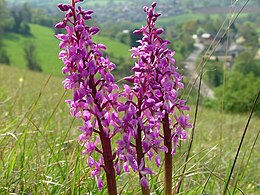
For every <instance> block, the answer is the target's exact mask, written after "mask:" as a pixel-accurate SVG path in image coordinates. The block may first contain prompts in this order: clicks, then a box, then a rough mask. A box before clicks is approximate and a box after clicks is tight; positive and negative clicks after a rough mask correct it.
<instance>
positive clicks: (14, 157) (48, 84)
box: [0, 65, 260, 195]
mask: <svg viewBox="0 0 260 195" xmlns="http://www.w3.org/2000/svg"><path fill="white" fill-rule="evenodd" d="M0 78H1V82H0V143H1V144H0V170H1V172H0V194H10V193H16V194H66V193H68V194H79V193H81V194H89V193H90V192H91V193H92V194H107V192H106V191H105V190H104V191H103V192H98V191H97V188H96V186H95V181H93V180H91V179H90V173H89V171H90V170H89V169H88V168H87V157H86V156H81V154H80V151H81V148H80V146H79V145H78V143H77V136H78V135H79V134H80V132H79V130H77V127H78V126H79V125H80V122H79V121H77V120H76V121H73V119H72V117H70V116H69V107H68V106H67V104H66V103H64V100H65V99H68V98H69V97H70V96H71V94H70V93H68V94H65V95H63V94H64V90H63V86H62V79H61V78H60V77H55V76H53V77H51V78H49V75H48V74H43V73H35V72H30V71H27V70H25V69H23V68H17V67H12V66H11V67H8V66H4V65H0ZM194 110H195V109H194V106H193V105H191V112H190V114H191V118H194V116H193V113H194ZM247 117H248V115H247V114H243V115H239V114H235V115H230V114H221V113H219V112H216V111H213V110H210V109H206V108H204V107H199V113H198V119H197V121H198V122H197V124H196V129H195V137H194V143H193V146H192V150H191V157H190V161H189V163H188V165H187V169H186V172H185V175H186V176H185V179H184V183H183V186H182V188H181V191H182V194H191V195H192V194H200V193H201V192H202V191H203V189H204V188H205V189H204V193H207V194H221V193H222V192H223V187H224V185H225V184H224V180H225V179H226V177H227V175H228V174H229V170H230V168H231V165H232V162H233V159H234V155H235V152H236V149H237V147H238V144H239V140H240V138H241V135H242V132H243V129H244V126H245V124H246V121H247ZM259 127H260V119H259V118H258V117H256V116H254V117H253V119H252V122H251V124H250V126H249V129H248V134H247V135H246V138H245V142H244V144H243V147H242V150H241V154H240V156H239V159H238V163H237V166H236V168H235V172H234V174H233V175H234V177H233V178H232V179H231V182H230V191H231V192H232V190H233V187H234V186H235V185H236V181H238V183H237V188H239V189H240V190H242V191H243V192H244V193H245V194H259V193H260V186H259V183H258V182H259V181H260V170H259V166H258V165H259V162H258V161H259V158H260V154H259V152H258V151H259V150H260V144H259V141H258V142H256V144H255V146H254V147H255V148H254V150H252V151H251V148H252V146H253V143H254V140H255V137H256V135H257V133H258V132H259ZM220 131H222V133H223V137H222V151H221V153H220V138H219V137H220ZM189 136H190V135H189ZM187 145H188V142H183V143H182V145H181V147H180V149H179V150H178V151H177V154H176V155H175V156H174V164H173V166H174V167H173V169H174V174H173V176H174V178H173V181H174V184H176V182H177V181H178V179H179V178H180V173H181V168H182V167H183V162H184V153H185V151H186V148H187ZM249 156H251V158H250V160H249V161H248V158H249ZM247 161H248V162H247ZM245 168H246V169H245ZM162 173H163V170H162V172H161V174H159V175H158V179H157V175H155V176H154V177H153V178H151V181H150V184H151V189H152V191H156V192H157V193H156V194H162V191H163V174H162ZM136 180H137V176H136V175H133V174H128V175H127V174H124V175H122V176H121V177H120V178H118V182H119V184H120V185H119V186H118V187H119V190H118V191H120V190H121V188H122V187H123V186H124V185H125V189H124V190H123V194H139V193H140V191H139V190H140V189H139V186H138V182H136ZM79 181H81V182H79ZM207 181H208V182H207ZM235 194H240V193H239V192H238V191H236V192H235Z"/></svg>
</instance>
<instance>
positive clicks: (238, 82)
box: [215, 72, 260, 114]
mask: <svg viewBox="0 0 260 195" xmlns="http://www.w3.org/2000/svg"><path fill="white" fill-rule="evenodd" d="M227 78H228V79H227V80H226V83H225V93H224V99H223V101H224V110H225V111H228V112H237V113H242V112H249V111H250V109H251V108H252V106H253V103H254V99H255V96H256V94H257V92H258V91H259V86H260V78H259V77H255V76H254V75H253V74H248V75H246V76H245V75H243V74H241V73H239V72H232V73H230V75H229V76H228V77H227ZM222 87H223V86H220V87H219V88H217V89H216V93H215V95H216V97H217V98H218V99H221V98H222V94H223V93H222V89H223V88H222ZM255 112H256V113H257V114H260V102H258V104H257V107H256V110H255Z"/></svg>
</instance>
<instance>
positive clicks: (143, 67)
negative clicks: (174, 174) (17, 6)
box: [56, 0, 191, 194]
mask: <svg viewBox="0 0 260 195" xmlns="http://www.w3.org/2000/svg"><path fill="white" fill-rule="evenodd" d="M79 1H82V0H72V4H71V5H69V4H58V7H59V9H60V10H61V11H62V12H65V13H66V14H65V18H64V19H63V21H61V22H59V23H57V24H56V28H65V29H66V31H67V33H66V34H58V35H56V37H57V38H58V39H60V41H61V42H60V45H59V46H60V49H62V51H61V52H60V54H59V58H60V59H61V60H62V61H63V63H64V65H65V66H64V68H63V69H62V72H63V74H66V75H67V76H66V79H65V81H64V88H65V89H67V90H73V92H74V95H73V99H71V100H67V102H68V103H69V105H70V113H71V115H72V116H74V117H76V118H81V119H82V120H83V126H82V127H80V128H79V129H80V130H81V132H82V133H81V135H80V136H79V142H81V143H82V144H83V145H84V150H83V151H82V153H83V154H88V155H89V157H88V165H89V167H90V168H91V169H92V171H91V175H92V177H96V179H97V185H98V188H99V189H101V188H102V187H103V186H104V183H103V181H102V179H101V177H100V175H101V169H102V168H104V170H105V173H106V178H107V185H108V192H109V193H110V194H116V193H117V192H116V184H115V183H116V180H115V174H118V175H119V174H120V173H121V172H122V170H123V171H124V172H129V171H130V168H131V169H132V170H133V171H134V172H138V174H139V177H140V183H141V185H142V186H143V188H142V191H143V192H144V191H145V189H148V180H147V175H150V174H153V171H152V170H151V169H150V168H148V167H147V165H146V164H147V163H146V161H147V160H149V161H152V160H153V161H154V162H155V164H156V165H157V166H158V167H159V166H161V157H160V156H161V153H162V152H164V153H171V155H173V154H174V153H175V151H176V147H177V146H178V143H179V141H180V140H184V139H186V131H185V129H186V128H190V127H191V125H190V124H189V116H188V115H184V112H183V111H185V110H188V109H189V107H187V106H185V101H184V100H182V99H179V97H178V92H179V90H180V89H183V87H184V85H183V83H182V81H181V80H182V76H181V75H180V74H179V73H178V72H177V68H176V67H175V66H174V63H175V60H174V58H173V56H174V52H173V51H171V50H169V49H168V48H167V46H168V44H169V41H168V40H164V39H163V38H161V34H162V33H163V31H164V30H163V29H161V28H158V29H157V28H156V26H155V23H156V20H157V18H158V17H159V16H160V14H158V13H155V10H154V9H155V7H156V3H155V2H154V3H153V4H152V7H151V8H148V7H144V11H145V12H146V13H147V18H146V20H147V25H146V26H144V27H142V28H141V29H139V30H136V31H135V32H134V33H136V34H143V38H142V40H140V41H139V42H140V46H138V47H135V48H132V58H134V59H137V62H136V63H135V66H134V67H133V68H132V70H133V71H134V74H133V75H132V76H129V77H126V78H124V79H125V80H126V81H128V82H130V83H131V85H127V84H123V91H122V92H121V93H120V92H119V87H118V86H117V85H116V84H115V81H114V77H113V75H112V74H111V71H112V70H113V69H115V67H116V66H115V64H113V63H112V62H110V60H109V58H107V57H103V53H102V50H105V49H106V47H105V45H103V44H98V43H95V42H93V40H92V36H93V35H95V34H96V33H98V31H99V29H98V28H97V27H90V26H87V25H86V21H87V20H90V19H91V15H92V13H93V11H92V10H84V9H82V8H81V7H80V6H77V7H76V3H77V2H79ZM119 98H120V99H121V100H124V101H121V102H120V101H119ZM171 116H173V117H171ZM116 134H121V138H120V136H119V135H118V136H115V135H116ZM115 137H117V140H116V141H115V143H116V144H115V145H112V139H113V138H115ZM166 142H169V143H170V145H173V147H169V145H166V144H165V143H166ZM114 147H116V148H114ZM172 148H173V149H172ZM113 149H114V150H113ZM93 152H97V153H99V154H100V155H99V159H94V158H93V157H92V156H91V155H92V153H93Z"/></svg>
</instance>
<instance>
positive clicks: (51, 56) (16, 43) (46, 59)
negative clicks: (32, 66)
mask: <svg viewBox="0 0 260 195" xmlns="http://www.w3.org/2000/svg"><path fill="white" fill-rule="evenodd" d="M30 28H31V34H32V36H29V37H28V36H22V35H19V34H15V33H8V34H5V35H4V41H3V42H4V44H5V49H6V51H7V53H8V55H9V56H10V60H11V64H12V65H14V66H17V67H21V68H24V67H26V61H25V57H24V47H25V45H26V44H29V43H33V44H35V45H36V57H37V59H38V60H39V63H40V65H41V66H42V68H43V72H45V73H53V74H54V75H61V73H60V69H61V67H62V62H61V61H60V60H59V59H58V57H57V56H58V53H59V48H58V44H59V41H58V40H57V39H56V38H55V37H54V31H53V29H50V28H47V27H43V26H39V25H30ZM93 39H94V41H96V42H98V43H103V44H105V45H106V46H107V52H109V53H112V54H113V55H114V56H115V57H121V56H122V57H126V56H130V52H129V47H128V46H127V45H124V44H122V43H119V42H116V41H113V40H111V39H109V38H106V37H100V36H95V37H93Z"/></svg>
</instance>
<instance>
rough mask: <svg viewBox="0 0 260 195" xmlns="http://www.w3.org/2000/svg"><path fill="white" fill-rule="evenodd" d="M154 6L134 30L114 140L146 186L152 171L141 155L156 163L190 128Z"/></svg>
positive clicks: (124, 159)
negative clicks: (168, 143)
mask: <svg viewBox="0 0 260 195" xmlns="http://www.w3.org/2000/svg"><path fill="white" fill-rule="evenodd" d="M155 6H156V3H155V2H154V3H153V4H152V7H151V8H148V7H144V11H145V12H146V13H147V18H146V20H147V25H146V26H144V27H142V28H141V29H140V30H136V31H135V32H134V33H135V34H143V38H142V40H140V41H139V42H140V46H138V47H135V48H132V58H135V59H137V62H136V63H135V66H134V67H133V68H132V70H133V71H134V75H132V76H129V77H126V78H125V80H126V81H128V82H131V84H132V85H133V88H131V87H130V86H129V85H124V91H123V93H122V94H121V96H122V97H124V98H125V99H126V102H124V103H121V105H120V106H119V108H118V111H119V112H123V111H124V117H123V119H122V121H123V126H122V129H123V131H124V136H123V139H122V140H119V141H117V144H118V153H120V159H122V161H123V162H124V164H126V161H128V163H129V164H130V166H131V168H132V169H133V170H134V171H138V172H139V173H140V175H141V184H142V185H143V186H144V187H148V186H147V185H148V182H147V181H146V176H145V175H146V174H151V173H152V171H151V170H150V169H148V168H146V167H145V165H144V160H145V159H144V158H145V157H147V158H148V159H149V160H151V159H152V158H153V156H154V154H156V155H155V158H154V160H155V163H156V164H157V165H158V166H160V155H159V152H160V151H163V152H166V153H167V152H171V153H172V154H174V153H175V150H176V147H177V145H178V142H179V140H181V139H185V138H186V131H185V129H186V128H190V127H191V125H190V124H189V122H188V120H189V117H188V116H185V115H184V114H183V111H184V110H188V109H189V107H187V106H185V101H184V100H181V99H179V98H178V91H179V89H183V87H184V85H183V83H182V82H181V80H182V76H181V75H180V74H179V73H178V72H177V68H176V67H175V66H174V63H175V60H174V59H173V56H174V52H173V51H171V50H170V49H168V48H167V45H168V44H169V41H168V40H164V39H162V38H161V37H160V35H161V34H162V33H163V32H164V30H163V29H162V28H159V29H157V28H156V27H155V23H156V20H157V18H158V17H159V16H160V15H161V14H158V13H155V11H154V8H155ZM135 100H137V101H135ZM176 109H177V110H178V111H179V112H177V111H176ZM177 113H179V115H178V114H177ZM169 114H173V115H174V117H175V120H176V121H175V123H174V124H173V121H172V120H171V118H168V120H169V123H170V124H169V127H170V131H171V132H170V133H171V139H172V140H173V145H174V149H173V150H172V151H168V148H167V147H165V145H164V144H163V140H164V139H165V138H164V135H163V134H162V130H161V129H162V123H164V122H165V121H164V118H165V117H166V116H167V117H168V115H169ZM133 140H135V143H134V142H133ZM143 170H146V171H143Z"/></svg>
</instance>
